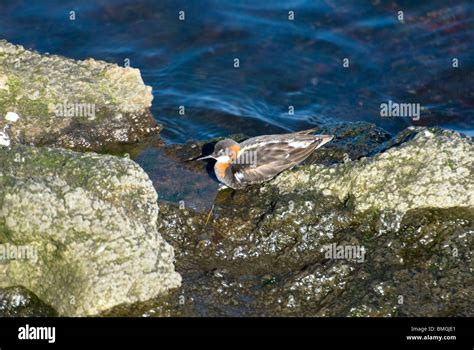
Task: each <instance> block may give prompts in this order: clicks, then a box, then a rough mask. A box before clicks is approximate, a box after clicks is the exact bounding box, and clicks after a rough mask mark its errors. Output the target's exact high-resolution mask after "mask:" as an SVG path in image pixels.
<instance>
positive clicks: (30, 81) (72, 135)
mask: <svg viewBox="0 0 474 350" xmlns="http://www.w3.org/2000/svg"><path fill="white" fill-rule="evenodd" d="M152 99H153V95H152V94H151V87H149V86H145V85H144V83H143V80H142V78H141V76H140V71H139V70H138V69H134V68H121V67H119V66H117V65H115V64H109V63H106V62H102V61H96V60H93V59H87V60H84V61H76V60H73V59H68V58H65V57H60V56H56V55H49V54H44V55H42V54H39V53H37V52H35V51H30V50H26V49H24V48H23V47H22V46H17V45H13V44H10V43H8V42H6V41H5V40H1V41H0V118H3V117H4V116H5V115H6V113H8V112H16V113H17V114H18V115H19V116H20V119H19V120H18V121H17V122H16V123H15V124H14V126H13V127H12V129H11V138H12V143H15V142H16V143H18V142H20V143H24V144H35V145H54V146H59V147H64V148H71V149H75V150H96V151H98V150H104V149H107V148H108V147H111V146H113V145H115V144H129V143H133V142H136V141H139V140H142V139H143V138H145V137H146V136H148V135H151V134H156V133H157V132H158V131H159V129H160V127H159V126H158V125H157V124H156V122H155V121H154V119H153V117H152V116H151V113H150V111H149V108H150V106H151V101H152ZM5 123H6V121H5V120H3V119H1V120H0V129H1V128H2V127H3V126H4V125H5Z"/></svg>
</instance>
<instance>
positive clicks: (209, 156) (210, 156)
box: [196, 154, 214, 160]
mask: <svg viewBox="0 0 474 350" xmlns="http://www.w3.org/2000/svg"><path fill="white" fill-rule="evenodd" d="M210 158H212V159H214V157H213V156H212V154H211V155H208V156H205V157H201V158H197V159H196V160H203V159H210Z"/></svg>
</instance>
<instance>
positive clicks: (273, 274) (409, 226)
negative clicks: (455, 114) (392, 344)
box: [112, 128, 474, 316]
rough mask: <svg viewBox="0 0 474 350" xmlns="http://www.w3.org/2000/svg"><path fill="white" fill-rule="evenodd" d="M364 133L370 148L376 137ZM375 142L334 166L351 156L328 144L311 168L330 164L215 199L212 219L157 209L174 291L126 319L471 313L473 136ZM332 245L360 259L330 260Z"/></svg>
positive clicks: (428, 132)
mask: <svg viewBox="0 0 474 350" xmlns="http://www.w3.org/2000/svg"><path fill="white" fill-rule="evenodd" d="M349 129H350V128H348V129H347V130H345V131H344V134H346V135H350V134H351V133H350V132H349ZM358 130H359V132H361V133H363V132H364V130H361V129H360V128H359V129H358ZM365 130H366V131H367V132H369V133H370V134H372V135H374V136H375V139H377V138H379V136H377V135H385V134H384V133H379V132H378V131H376V132H375V133H373V131H374V130H375V129H371V128H365ZM360 138H363V136H360ZM379 140H380V142H376V141H374V143H373V144H372V145H371V146H369V147H368V148H364V147H362V145H361V147H360V148H359V150H358V151H357V153H353V154H352V155H351V156H350V157H349V158H351V159H358V158H359V157H361V156H362V158H361V159H359V160H350V159H347V157H344V158H346V159H345V160H344V159H341V158H342V157H341V156H342V155H343V154H347V153H348V151H349V149H348V148H347V144H346V143H345V142H344V141H343V140H341V139H339V138H338V137H336V139H335V141H334V142H333V143H332V144H331V145H328V147H327V149H326V151H323V150H321V152H320V153H321V154H325V156H324V157H323V158H319V159H316V160H317V161H318V163H324V164H330V165H327V166H321V165H303V166H301V167H299V168H295V169H293V170H291V171H287V172H284V173H283V174H281V175H280V176H278V177H277V178H276V179H275V180H274V181H272V182H269V183H266V184H264V185H261V186H252V187H249V188H248V189H245V190H239V191H234V190H230V189H227V190H223V191H220V192H219V193H218V195H217V197H216V198H215V201H214V207H213V209H212V211H211V212H210V213H208V212H203V213H196V212H195V211H193V210H191V209H189V208H184V209H183V208H181V209H180V207H179V206H174V205H171V204H167V203H160V211H159V220H158V223H159V230H160V232H161V233H162V234H163V237H165V239H166V240H167V241H168V242H170V243H171V244H172V245H173V247H174V248H175V252H176V260H177V262H176V268H177V270H178V271H179V272H180V273H181V274H182V276H183V284H182V287H181V288H180V289H179V290H178V291H177V292H176V293H174V294H173V295H170V296H168V297H165V298H164V299H163V298H159V299H157V300H155V302H153V301H149V302H146V303H144V304H141V305H140V306H139V307H138V306H136V307H134V308H133V309H131V310H130V309H129V310H128V311H129V312H132V313H133V314H137V315H138V314H143V315H150V314H151V315H153V314H154V315H170V314H171V315H187V316H259V315H264V316H455V315H457V316H472V315H474V303H473V301H472V297H471V296H470V292H469V288H470V287H469V286H470V285H472V284H473V283H474V277H473V274H472V272H473V271H472V266H473V262H472V251H473V249H474V237H473V235H472V232H474V204H473V203H472V195H473V189H472V181H473V176H472V166H471V165H472V159H473V153H472V139H471V138H467V137H462V136H461V135H459V134H457V133H455V132H452V131H448V130H441V129H436V128H430V129H426V128H411V129H408V130H406V131H405V132H403V133H401V134H399V135H397V136H396V137H395V138H393V139H389V140H388V139H386V137H385V136H383V137H381V138H379ZM339 142H342V143H343V145H342V147H340V146H339ZM318 151H319V150H318ZM364 156H368V157H367V158H363V157H364ZM331 169H333V171H331ZM384 181H385V184H386V185H383V184H382V183H383V182H384ZM364 189H365V190H366V192H367V193H365V192H364ZM461 189H462V190H461ZM410 191H412V192H414V193H416V194H417V197H416V198H415V197H413V196H412V195H411V194H410ZM431 196H435V198H436V200H434V199H433V198H431ZM388 198H389V199H390V200H388ZM404 203H406V206H405V205H404ZM333 246H334V247H343V248H344V249H346V248H349V249H350V250H349V251H356V250H359V252H362V251H363V254H361V255H359V256H356V258H354V257H352V258H350V256H342V257H337V256H334V255H333V256H328V255H327V254H328V247H333ZM362 248H363V250H362ZM335 249H336V248H335ZM117 313H118V314H123V313H124V311H123V310H122V311H117ZM112 314H113V313H112Z"/></svg>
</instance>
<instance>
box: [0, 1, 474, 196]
mask: <svg viewBox="0 0 474 350" xmlns="http://www.w3.org/2000/svg"><path fill="white" fill-rule="evenodd" d="M70 11H75V14H76V20H75V21H71V20H70V19H69V16H70ZM180 11H184V14H185V20H184V21H180V20H179V18H178V16H179V12H180ZM289 11H293V13H294V20H293V21H291V20H289V18H288V16H289ZM399 11H403V17H404V18H403V19H404V20H403V22H401V21H400V20H399V18H398V16H399V15H400V13H399ZM0 37H1V38H5V39H7V40H9V41H11V42H13V43H17V44H22V45H24V46H26V47H28V48H33V49H36V50H38V51H40V52H49V53H54V54H61V55H65V56H69V57H73V58H76V59H85V58H88V57H93V58H96V59H102V60H106V61H110V62H116V63H117V64H119V65H124V63H125V61H126V60H129V61H130V64H131V66H133V67H136V68H139V69H140V70H141V72H142V75H143V78H144V81H145V83H146V84H147V85H151V86H152V87H153V93H154V97H155V99H154V102H153V114H154V116H155V118H156V119H157V120H158V121H159V122H160V123H162V124H163V125H164V127H165V128H164V130H163V132H162V136H163V138H164V139H165V140H166V141H167V142H168V143H184V142H186V141H188V140H190V139H194V140H205V139H209V138H212V137H217V136H225V135H229V134H235V133H244V134H247V135H249V136H253V135H258V134H268V133H280V132H284V131H288V130H298V129H303V128H308V127H310V126H315V125H316V126H321V125H324V124H330V123H339V122H348V121H369V122H373V123H376V124H377V125H379V126H381V127H383V128H384V129H386V130H388V131H390V132H393V133H394V132H397V131H399V130H401V129H403V128H404V127H406V126H407V125H440V126H444V127H448V128H454V129H456V130H459V131H462V132H464V133H467V134H471V135H472V133H473V129H474V121H473V120H474V119H473V114H474V93H473V85H474V84H473V82H474V69H473V68H474V55H473V49H474V3H473V2H472V1H429V2H428V1H426V2H423V1H379V0H373V1H366V2H365V1H364V2H361V1H335V0H326V1H299V0H292V1H291V0H290V1H274V0H266V1H254V0H253V1H250V0H246V1H242V0H240V1H239V0H214V1H213V0H199V1H179V0H173V1H169V0H161V1H151V0H117V1H112V0H97V1H68V0H66V1H64V0H62V1H60V0H56V1H54V0H49V1H34V2H33V1H29V0H28V1H26V0H25V1H13V2H10V1H2V2H1V4H0ZM345 58H347V59H348V63H349V66H348V67H344V66H343V60H344V59H345ZM235 59H238V60H239V67H238V68H237V67H235V66H234V64H235ZM453 59H457V60H458V65H459V66H458V67H457V68H455V67H453ZM388 100H392V101H395V102H412V103H419V104H421V106H422V110H421V117H420V120H418V121H413V120H412V119H410V118H382V117H381V116H380V104H381V103H384V102H387V101H388ZM180 106H184V108H185V114H184V115H180V114H179V108H180ZM290 106H293V108H294V114H290V113H289V111H290V109H291V107H290ZM154 155H155V153H154V152H153V151H148V152H147V151H145V153H144V155H142V157H139V158H138V161H139V162H140V163H141V164H142V165H143V166H144V167H145V170H147V171H149V172H150V173H153V172H156V171H159V170H156V169H155V170H154V168H153V166H151V165H150V166H148V168H147V164H149V163H150V161H149V159H148V157H153V156H154ZM170 196H171V197H173V198H174V197H176V194H174V195H170Z"/></svg>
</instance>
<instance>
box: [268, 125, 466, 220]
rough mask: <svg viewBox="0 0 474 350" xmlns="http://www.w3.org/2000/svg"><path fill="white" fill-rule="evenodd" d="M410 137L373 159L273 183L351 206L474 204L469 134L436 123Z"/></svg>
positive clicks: (312, 169) (315, 168) (403, 208)
mask: <svg viewBox="0 0 474 350" xmlns="http://www.w3.org/2000/svg"><path fill="white" fill-rule="evenodd" d="M407 136H410V138H411V139H410V140H408V141H406V142H404V143H402V144H401V145H400V146H398V147H392V148H390V149H388V150H386V151H385V152H383V153H381V154H378V155H376V156H374V157H372V158H366V159H363V160H360V161H357V162H347V163H345V164H342V165H338V166H334V167H324V166H311V167H306V168H302V169H300V170H298V171H294V172H286V173H284V174H282V175H281V176H279V177H278V178H277V179H275V181H274V182H273V185H274V186H276V187H278V190H279V191H280V192H281V193H282V192H286V191H297V192H298V189H301V190H302V191H305V192H306V191H314V190H318V191H320V192H322V193H327V194H331V195H335V196H336V197H338V198H339V200H341V201H346V200H349V201H351V205H353V206H354V209H355V210H356V211H359V212H362V211H366V210H369V209H376V210H384V209H391V210H394V211H398V212H400V213H405V212H406V211H407V210H410V209H415V208H430V207H434V208H452V207H457V206H465V207H473V206H474V175H473V169H474V143H473V141H472V138H468V137H462V136H461V135H460V134H459V133H456V132H453V131H449V130H442V129H436V128H421V127H419V128H410V129H408V130H407V131H406V132H404V133H402V134H401V135H399V136H398V137H397V138H398V139H400V138H401V139H406V138H407Z"/></svg>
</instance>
